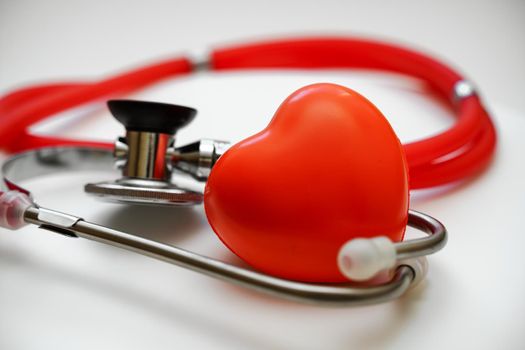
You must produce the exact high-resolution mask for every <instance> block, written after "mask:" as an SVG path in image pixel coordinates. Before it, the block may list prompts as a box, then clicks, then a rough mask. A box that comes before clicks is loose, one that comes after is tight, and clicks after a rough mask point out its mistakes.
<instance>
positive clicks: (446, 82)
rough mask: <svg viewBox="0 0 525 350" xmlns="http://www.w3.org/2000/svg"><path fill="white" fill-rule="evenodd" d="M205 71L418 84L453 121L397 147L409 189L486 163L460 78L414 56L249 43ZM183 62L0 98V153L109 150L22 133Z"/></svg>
mask: <svg viewBox="0 0 525 350" xmlns="http://www.w3.org/2000/svg"><path fill="white" fill-rule="evenodd" d="M210 68H211V69H212V70H217V71H222V70H239V69H244V70H247V69H249V70H253V69H330V68H332V69H334V68H339V69H341V68H361V69H377V70H384V71H390V72H395V73H400V74H405V75H409V76H413V77H415V78H419V79H422V80H424V81H426V82H427V83H428V84H429V85H430V86H431V87H433V88H434V89H435V90H436V91H438V93H439V94H441V95H442V96H443V97H445V98H447V99H448V100H449V102H450V103H451V105H452V106H453V107H454V109H455V110H456V114H457V121H456V123H455V124H454V125H453V126H452V127H451V128H450V129H448V130H446V131H444V132H442V133H440V134H437V135H435V136H432V137H429V138H427V139H424V140H420V141H416V142H412V143H409V144H406V145H404V147H405V152H406V157H407V161H408V164H409V173H410V186H411V188H412V189H417V188H427V187H434V186H439V185H443V184H447V183H450V182H454V181H458V180H461V179H464V178H466V177H470V176H473V175H476V174H478V173H479V172H481V171H482V170H483V169H485V168H486V166H487V165H488V164H489V163H490V160H491V159H492V156H493V154H494V150H495V145H496V133H495V129H494V125H493V123H492V121H491V119H490V116H489V114H488V113H487V112H486V110H485V109H484V108H483V106H482V104H481V101H480V99H479V98H478V97H477V96H476V95H473V96H470V97H467V98H464V99H463V100H461V101H459V102H458V101H453V97H452V96H453V91H454V86H455V84H456V83H458V82H459V81H462V80H463V78H462V77H461V75H460V74H458V73H457V72H455V71H454V70H452V69H451V68H449V67H448V66H446V65H444V64H442V63H440V62H438V61H436V60H434V59H432V58H430V57H428V56H425V55H422V54H420V53H417V52H414V51H411V50H408V49H405V48H401V47H399V46H393V45H389V44H385V43H380V42H374V41H369V40H361V39H345V38H333V37H330V38H313V39H312V38H309V39H293V40H281V41H271V42H263V43H256V44H251V45H243V46H237V47H233V48H225V49H220V50H215V51H214V52H212V54H211V58H210ZM192 70H193V67H192V64H191V62H190V61H189V60H188V59H186V58H177V59H173V60H169V61H165V62H161V63H159V64H155V65H151V66H147V67H143V68H139V69H135V70H131V71H130V72H127V73H123V74H120V75H117V76H115V77H112V78H109V79H105V80H102V81H99V82H92V83H61V84H54V85H41V86H34V87H30V88H26V89H22V90H18V91H15V92H13V93H11V94H9V95H6V96H4V97H3V98H2V99H0V118H1V119H0V120H1V124H0V140H2V141H1V142H0V147H1V148H3V149H4V150H6V151H8V152H18V151H22V150H25V149H30V148H39V147H44V146H51V145H84V146H93V147H103V148H111V147H112V144H110V143H105V142H92V141H87V142H86V141H81V140H78V141H77V140H67V139H62V138H56V137H47V136H37V135H32V134H30V133H28V131H27V130H28V128H29V127H30V126H31V125H33V124H35V123H37V122H38V121H40V120H42V119H45V118H47V117H50V116H52V115H54V114H56V113H59V112H61V111H63V110H66V109H69V108H72V107H75V106H78V105H80V104H84V103H88V102H92V101H94V100H101V99H107V98H110V97H112V96H116V95H122V94H124V93H127V92H130V91H133V90H136V89H139V88H142V87H144V86H147V85H149V84H152V83H155V82H157V81H159V80H161V79H165V78H168V77H175V76H180V75H185V74H189V73H191V72H192Z"/></svg>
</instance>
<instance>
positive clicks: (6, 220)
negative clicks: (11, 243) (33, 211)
mask: <svg viewBox="0 0 525 350" xmlns="http://www.w3.org/2000/svg"><path fill="white" fill-rule="evenodd" d="M0 193H1V192H0ZM32 205H34V203H33V201H32V200H31V199H30V198H29V196H28V195H26V194H25V193H22V192H18V191H7V192H4V193H1V194H0V227H4V228H7V229H10V230H17V229H19V228H21V227H24V226H25V225H27V223H26V222H25V221H24V212H25V211H26V209H27V208H29V207H30V206H32Z"/></svg>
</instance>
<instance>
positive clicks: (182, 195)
mask: <svg viewBox="0 0 525 350" xmlns="http://www.w3.org/2000/svg"><path fill="white" fill-rule="evenodd" d="M84 190H85V191H86V192H87V193H89V194H91V195H94V196H98V197H101V198H102V199H104V200H109V201H116V202H124V203H137V204H155V205H178V206H186V205H195V204H200V203H202V200H203V195H202V193H198V192H194V191H190V190H187V189H183V188H180V187H178V186H175V185H173V184H171V182H167V181H155V180H146V179H136V178H122V179H118V180H116V181H109V182H99V183H89V184H87V185H86V186H85V187H84Z"/></svg>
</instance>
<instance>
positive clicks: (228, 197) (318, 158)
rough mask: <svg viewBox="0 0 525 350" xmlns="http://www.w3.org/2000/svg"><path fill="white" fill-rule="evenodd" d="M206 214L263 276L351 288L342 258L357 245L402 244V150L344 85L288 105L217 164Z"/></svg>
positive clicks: (310, 92)
mask: <svg viewBox="0 0 525 350" xmlns="http://www.w3.org/2000/svg"><path fill="white" fill-rule="evenodd" d="M204 205H205V209H206V215H207V217H208V221H209V222H210V224H211V226H212V228H213V230H214V231H215V232H216V233H217V235H218V236H219V237H220V239H221V240H222V241H223V242H224V243H225V244H226V245H227V246H228V247H229V248H230V249H231V250H232V251H233V252H234V253H235V254H237V255H238V256H239V257H241V258H242V259H243V260H245V261H246V262H247V263H248V264H250V265H251V266H253V267H254V268H255V269H257V270H260V271H262V272H265V273H268V274H271V275H274V276H278V277H282V278H288V279H294V280H302V281H311V282H342V281H345V278H344V277H343V275H341V273H340V272H339V270H338V268H337V253H338V250H339V249H340V247H341V246H342V245H343V244H344V243H345V242H347V241H348V240H350V239H352V238H356V237H372V236H381V235H384V236H388V237H389V238H390V239H392V240H393V241H399V240H401V239H402V238H403V234H404V231H405V226H406V223H407V217H408V214H407V213H408V180H407V165H406V161H405V157H404V153H403V148H402V146H401V144H400V142H399V140H398V138H397V137H396V135H395V133H394V131H393V130H392V128H391V126H390V124H389V123H388V121H387V120H386V119H385V117H384V116H383V115H382V114H381V112H380V111H379V110H378V109H377V108H376V107H375V106H374V105H373V104H372V103H371V102H370V101H368V100H367V99H366V98H364V97H363V96H361V95H359V94H358V93H356V92H355V91H353V90H351V89H348V88H345V87H343V86H339V85H335V84H314V85H310V86H306V87H304V88H302V89H299V90H298V91H296V92H294V93H293V94H292V95H291V96H289V97H288V98H287V99H286V100H285V101H284V102H283V103H282V104H281V106H280V107H279V109H278V110H277V112H276V113H275V116H274V117H273V119H272V120H271V122H270V124H269V125H268V126H267V127H266V128H265V129H264V130H262V131H261V132H259V133H257V134H255V135H253V136H251V137H249V138H247V139H245V140H243V141H241V142H239V143H237V144H236V145H234V146H233V147H232V148H230V149H229V150H228V151H227V152H226V153H225V154H224V155H223V156H222V157H221V158H220V159H219V161H218V162H217V164H215V166H214V168H213V171H212V173H211V175H210V177H209V179H208V183H207V185H206V191H205V197H204Z"/></svg>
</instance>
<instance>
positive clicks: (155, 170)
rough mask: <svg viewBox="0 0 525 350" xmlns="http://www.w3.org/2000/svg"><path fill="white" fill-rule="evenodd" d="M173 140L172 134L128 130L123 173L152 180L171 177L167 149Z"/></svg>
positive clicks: (127, 175)
mask: <svg viewBox="0 0 525 350" xmlns="http://www.w3.org/2000/svg"><path fill="white" fill-rule="evenodd" d="M172 141H173V136H172V135H168V134H161V133H155V132H145V131H132V130H128V131H127V132H126V145H127V147H128V151H127V162H126V165H125V166H124V171H123V175H124V176H126V177H133V178H141V179H152V180H167V179H169V178H170V177H171V172H170V168H169V167H167V166H166V151H167V149H168V146H169V145H170V144H171V142H172Z"/></svg>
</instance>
